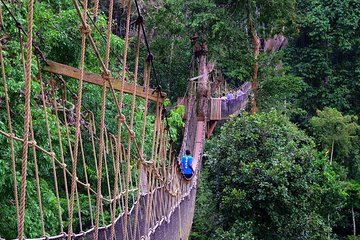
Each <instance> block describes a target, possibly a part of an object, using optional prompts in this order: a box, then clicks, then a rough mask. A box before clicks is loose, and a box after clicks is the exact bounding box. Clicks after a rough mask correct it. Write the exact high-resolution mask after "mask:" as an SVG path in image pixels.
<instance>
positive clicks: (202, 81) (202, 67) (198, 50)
mask: <svg viewBox="0 0 360 240" xmlns="http://www.w3.org/2000/svg"><path fill="white" fill-rule="evenodd" d="M194 54H195V58H196V59H197V60H198V75H199V76H200V77H199V79H198V82H197V117H198V120H200V121H206V120H207V112H208V111H207V110H208V97H209V88H208V82H209V76H208V68H207V64H206V61H207V45H206V43H199V42H198V41H197V42H196V43H195V47H194Z"/></svg>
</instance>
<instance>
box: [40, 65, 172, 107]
mask: <svg viewBox="0 0 360 240" xmlns="http://www.w3.org/2000/svg"><path fill="white" fill-rule="evenodd" d="M44 70H45V71H47V72H51V73H56V74H60V75H64V76H67V77H71V78H74V79H80V69H78V68H74V67H71V66H68V65H64V64H61V63H57V62H53V61H48V65H47V66H45V67H44ZM84 81H86V82H88V83H93V84H95V85H99V86H102V85H103V81H104V79H103V77H102V76H101V75H100V74H96V73H89V72H84ZM111 83H112V85H113V88H114V89H115V90H117V91H121V87H122V82H121V80H120V79H115V78H113V79H111ZM107 87H109V84H108V83H107ZM135 89H136V96H138V97H142V98H145V97H146V94H149V100H151V101H154V102H156V101H157V99H158V93H157V92H155V90H154V89H151V88H148V89H145V87H142V86H139V85H135V84H134V83H128V82H124V92H125V93H128V94H133V92H134V91H135ZM165 97H166V94H165V93H163V92H162V97H160V98H159V101H160V102H163V101H164V99H165Z"/></svg>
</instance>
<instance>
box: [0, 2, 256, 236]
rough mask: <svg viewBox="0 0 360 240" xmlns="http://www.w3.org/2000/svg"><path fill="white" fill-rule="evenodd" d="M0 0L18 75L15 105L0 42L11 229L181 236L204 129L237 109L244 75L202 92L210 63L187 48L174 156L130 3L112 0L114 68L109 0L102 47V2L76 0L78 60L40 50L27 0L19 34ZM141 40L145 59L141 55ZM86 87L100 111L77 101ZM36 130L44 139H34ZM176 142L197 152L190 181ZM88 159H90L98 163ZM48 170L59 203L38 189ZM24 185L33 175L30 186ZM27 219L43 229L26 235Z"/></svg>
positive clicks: (244, 93)
mask: <svg viewBox="0 0 360 240" xmlns="http://www.w3.org/2000/svg"><path fill="white" fill-rule="evenodd" d="M1 1H2V5H1V8H0V10H1V11H0V16H1V22H2V26H4V25H5V26H6V25H7V24H11V22H15V24H16V26H17V28H18V30H19V31H18V36H17V37H18V39H19V42H20V46H19V49H21V50H20V52H19V59H20V61H21V63H19V65H20V66H22V70H23V73H24V92H23V95H24V97H23V99H24V102H22V103H21V104H20V103H18V105H16V106H15V104H14V103H13V101H14V99H13V98H11V96H10V95H9V84H8V82H9V81H14V79H11V78H12V75H11V73H9V72H8V71H6V67H7V65H8V66H9V65H10V64H11V63H10V61H8V60H7V54H6V43H5V41H1V43H0V62H1V73H2V80H3V81H2V86H1V85H0V87H1V88H0V91H1V96H4V105H5V106H4V108H5V109H6V111H5V112H6V124H4V125H0V140H1V139H3V140H4V139H6V140H4V141H3V142H5V143H6V146H1V147H2V148H3V147H6V148H7V149H10V155H9V156H10V157H9V159H6V160H7V163H8V164H9V169H11V171H12V179H11V180H12V182H13V192H14V195H13V204H14V206H15V208H16V215H15V216H14V221H16V223H17V233H14V238H17V239H29V238H32V239H124V240H130V239H187V238H188V236H189V234H190V230H191V225H192V218H193V214H194V206H195V196H196V187H197V182H198V172H199V171H200V169H201V159H202V154H203V148H204V142H205V138H206V135H208V136H210V135H211V132H212V131H213V129H214V128H215V126H216V123H217V122H218V121H221V120H225V119H227V118H228V117H229V116H230V115H232V114H238V113H239V110H241V109H244V108H245V106H246V103H247V101H248V95H249V93H250V88H251V86H250V85H249V84H248V83H246V84H244V85H243V86H242V87H241V95H239V97H235V98H234V99H232V100H231V101H227V100H226V101H225V100H224V99H220V98H218V99H216V98H211V92H210V90H209V89H211V88H210V87H209V86H210V83H209V76H211V74H214V72H209V69H208V67H207V63H206V49H205V48H204V46H199V47H198V48H196V47H195V53H196V54H195V56H196V59H197V63H198V75H199V77H198V78H197V79H196V81H189V86H188V94H187V96H186V104H185V105H186V115H185V116H186V124H185V130H184V134H183V140H182V146H181V150H180V154H178V152H177V151H176V149H175V147H174V146H173V140H172V136H171V132H170V127H169V121H168V119H167V110H166V108H165V107H164V99H165V97H166V94H165V93H164V92H162V90H161V87H160V85H159V80H158V77H157V75H156V71H155V66H154V63H153V56H152V54H151V51H150V47H149V44H148V42H147V39H146V35H145V29H144V25H143V17H142V16H141V14H140V9H139V5H138V3H137V2H136V1H135V2H133V1H132V0H122V1H121V6H122V7H123V9H124V11H125V12H126V27H125V29H126V32H125V38H124V52H123V55H122V59H121V61H119V62H121V64H122V71H121V72H120V73H118V74H117V73H115V72H112V71H111V70H110V69H111V67H110V63H111V58H110V55H111V52H112V43H113V41H111V35H112V27H113V26H112V25H113V21H112V14H113V11H114V9H113V6H114V2H113V0H109V10H108V19H109V20H108V23H107V30H106V37H104V40H105V43H106V44H105V52H104V54H103V53H102V52H101V51H100V49H99V46H98V43H97V42H96V40H95V39H94V37H93V33H92V31H94V30H96V25H95V22H96V20H97V16H98V9H99V1H98V0H95V2H94V3H93V6H94V7H93V8H92V9H89V7H88V4H89V3H88V1H87V0H84V1H83V2H82V3H81V4H79V2H78V1H77V0H73V5H74V8H75V10H76V13H77V15H78V19H79V22H80V25H81V28H80V31H79V34H81V42H79V43H77V42H74V43H73V44H79V46H81V51H80V59H79V67H78V68H76V67H73V66H68V65H65V64H61V63H58V62H55V61H50V60H48V59H46V58H45V55H44V54H43V53H42V52H41V50H40V48H39V46H37V45H36V43H35V41H34V39H33V32H34V30H33V27H34V23H33V19H34V0H29V1H28V6H27V8H28V10H27V12H28V19H27V31H25V30H24V29H23V27H22V25H21V24H20V23H19V22H18V21H17V20H16V18H15V16H14V15H13V14H12V13H11V11H10V10H9V8H8V6H7V4H6V2H4V1H3V0H1ZM134 5H135V6H134ZM133 8H136V12H137V16H136V26H137V30H136V44H135V63H134V67H133V69H134V71H133V72H130V71H129V70H128V62H129V61H128V51H129V46H130V44H129V39H130V36H129V35H130V26H131V20H132V19H133V18H132V12H133V11H132V9H133ZM90 10H92V11H93V12H92V13H90ZM5 12H6V14H5ZM3 13H4V16H3ZM91 14H92V15H91ZM12 24H13V23H12ZM91 26H93V27H91ZM2 37H4V36H2ZM13 37H14V36H13ZM3 39H4V38H3ZM3 39H2V40H3ZM25 40H26V42H25ZM142 40H144V41H142ZM143 42H145V46H146V49H147V51H148V56H147V59H146V60H145V61H144V64H141V62H142V60H141V58H140V48H141V45H142V44H143ZM87 49H91V54H92V56H95V57H96V59H97V62H98V67H99V68H100V69H101V71H100V72H98V73H95V72H91V71H87V70H86V62H87V57H88V52H87ZM33 52H34V53H35V54H33ZM140 70H143V73H142V74H140V73H139V72H140ZM141 75H142V79H139V78H140V77H139V76H141ZM151 76H153V79H155V82H156V84H155V87H154V88H151V87H150V86H151V83H150V82H151V81H150V80H151ZM140 83H141V84H142V85H140ZM34 84H36V87H34ZM74 89H75V91H77V92H74ZM89 89H91V90H92V91H89ZM94 92H96V93H100V95H101V103H100V109H94V108H93V107H92V106H88V105H86V104H85V102H86V101H84V99H91V98H92V97H93V96H92V94H94ZM14 108H17V109H20V112H22V114H23V116H21V117H23V131H22V132H20V131H18V132H17V131H15V130H14V126H13V122H14V121H13V118H14V111H15V110H14ZM110 110H111V111H110ZM17 112H19V111H18V110H17ZM113 112H116V115H114V114H112V113H113ZM17 117H19V116H17ZM39 135H43V137H44V136H45V139H46V140H45V141H44V140H42V141H40V140H38V136H39ZM185 149H190V151H191V152H192V153H193V157H194V163H193V165H194V169H195V172H196V173H195V174H194V177H193V178H192V179H191V180H190V181H187V180H185V179H184V178H183V177H182V175H181V173H180V171H179V167H178V163H179V157H181V155H182V153H183V152H184V151H185ZM90 156H91V157H90ZM89 166H94V167H95V172H94V171H90V170H91V169H90V168H89ZM18 173H21V175H19V174H18ZM45 176H47V177H49V176H51V178H52V179H53V181H52V182H51V183H48V184H52V186H50V187H51V188H52V189H54V192H55V199H56V200H55V201H53V202H51V203H48V202H47V201H48V200H47V199H46V194H47V193H46V192H43V188H42V186H43V184H44V182H43V181H42V178H43V177H45ZM29 182H35V186H33V185H29ZM30 191H33V192H36V193H35V194H36V199H37V203H36V206H38V207H36V209H35V210H34V208H33V206H32V205H31V204H33V203H29V202H27V199H28V198H29V195H30V194H32V193H30ZM63 199H65V201H63ZM45 203H46V204H45ZM49 205H50V206H51V209H53V210H54V209H56V211H53V212H52V214H49V209H46V208H48V207H49ZM30 209H32V211H36V212H37V213H38V214H37V216H38V219H37V220H39V222H40V225H39V226H38V225H36V226H32V225H31V222H32V221H27V223H25V222H26V221H25V220H26V219H27V215H28V214H29V211H30ZM50 215H51V216H50ZM54 218H56V219H57V221H56V223H52V224H51V225H49V224H48V221H50V219H54ZM29 222H30V223H29ZM34 222H38V221H34ZM1 227H5V226H1ZM34 227H35V228H36V227H40V228H41V234H40V235H39V236H28V234H29V232H30V231H31V229H33V228H34Z"/></svg>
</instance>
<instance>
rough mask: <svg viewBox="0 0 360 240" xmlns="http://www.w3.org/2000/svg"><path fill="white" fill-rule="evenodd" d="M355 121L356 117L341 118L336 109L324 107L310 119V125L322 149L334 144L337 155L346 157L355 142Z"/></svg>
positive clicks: (346, 116)
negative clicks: (336, 148)
mask: <svg viewBox="0 0 360 240" xmlns="http://www.w3.org/2000/svg"><path fill="white" fill-rule="evenodd" d="M357 119H358V118H357V116H353V115H345V116H343V115H342V113H341V112H339V111H337V110H336V109H334V108H328V107H325V108H324V110H322V111H320V110H318V111H317V116H315V117H313V118H311V119H310V124H311V126H312V127H313V129H314V132H315V135H316V136H317V138H318V141H319V142H320V143H322V145H323V147H324V148H327V149H330V148H331V146H332V144H333V143H334V145H335V146H336V147H338V151H339V153H340V154H342V155H343V156H344V155H345V156H347V155H348V154H349V152H350V150H351V147H352V144H353V142H355V141H356V140H357V135H356V134H357V131H358V130H359V126H358V124H357V123H356V122H357Z"/></svg>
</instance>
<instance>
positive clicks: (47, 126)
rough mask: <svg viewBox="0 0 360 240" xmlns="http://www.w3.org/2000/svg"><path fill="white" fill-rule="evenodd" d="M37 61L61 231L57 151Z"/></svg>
mask: <svg viewBox="0 0 360 240" xmlns="http://www.w3.org/2000/svg"><path fill="white" fill-rule="evenodd" d="M36 62H37V66H38V71H39V72H38V79H39V80H40V91H41V100H42V104H43V111H44V117H45V127H46V133H47V138H48V143H49V148H50V152H51V153H52V156H51V163H52V168H53V177H54V184H55V196H56V204H57V208H58V215H59V224H60V229H61V232H62V231H63V223H62V216H61V215H62V213H61V206H60V197H59V187H58V180H57V173H56V167H55V152H54V149H53V146H52V140H51V133H50V128H49V119H48V114H47V108H46V102H45V91H44V81H43V77H42V74H41V70H40V69H41V67H40V61H39V58H38V57H36Z"/></svg>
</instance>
